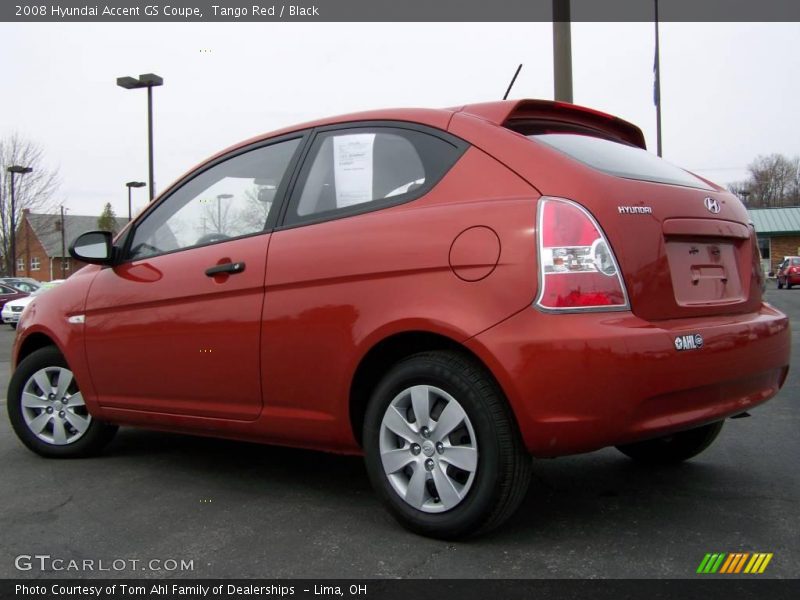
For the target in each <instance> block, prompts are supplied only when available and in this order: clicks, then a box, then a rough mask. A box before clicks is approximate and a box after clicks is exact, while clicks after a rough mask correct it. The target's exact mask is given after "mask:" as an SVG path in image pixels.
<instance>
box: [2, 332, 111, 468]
mask: <svg viewBox="0 0 800 600" xmlns="http://www.w3.org/2000/svg"><path fill="white" fill-rule="evenodd" d="M7 408H8V418H9V420H10V421H11V425H12V426H13V428H14V431H15V432H16V434H17V437H19V439H20V440H21V441H22V443H23V444H25V445H26V446H27V447H28V448H30V449H31V450H33V451H34V452H36V453H37V454H41V455H42V456H48V457H65V458H67V457H79V456H90V455H92V454H96V453H98V452H99V451H100V450H102V449H103V447H104V446H105V445H106V444H108V442H110V441H111V439H112V438H113V437H114V434H115V433H116V431H117V427H116V426H115V425H109V424H107V423H103V422H102V421H98V420H97V419H93V418H92V415H90V414H89V411H88V410H87V408H86V403H85V402H84V400H83V395H82V394H81V391H80V389H78V384H77V382H76V381H75V378H74V376H73V374H72V371H71V370H70V368H69V366H68V365H67V361H66V360H65V359H64V357H63V356H62V355H61V353H60V352H59V351H58V349H57V348H54V347H52V346H50V347H47V348H41V349H39V350H36V351H35V352H33V353H32V354H30V355H29V356H27V357H26V358H25V359H24V360H23V361H22V362H21V363H20V364H19V366H18V367H17V369H16V370H15V371H14V374H13V375H12V377H11V383H10V384H9V386H8V407H7Z"/></svg>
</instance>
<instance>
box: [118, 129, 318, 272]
mask: <svg viewBox="0 0 800 600" xmlns="http://www.w3.org/2000/svg"><path fill="white" fill-rule="evenodd" d="M310 132H311V130H309V129H302V130H299V131H294V132H291V133H287V134H283V135H279V136H277V137H273V138H267V139H263V140H259V141H257V142H254V143H252V144H247V145H246V146H242V147H240V148H236V149H235V150H232V151H231V152H228V153H226V154H223V155H221V156H217V157H216V158H213V159H211V160H209V161H207V162H205V163H203V164H202V165H201V166H200V167H198V168H196V169H194V170H193V171H190V172H189V173H187V174H186V175H184V176H183V177H181V178H180V179H179V180H178V181H176V182H175V183H173V184H172V185H171V186H170V187H169V188H167V190H166V191H165V192H164V193H163V194H162V195H161V196H160V197H159V199H158V201H157V202H153V203H151V204H150V206H148V207H147V209H146V210H145V211H144V212H142V214H140V215H139V217H138V218H136V220H135V221H134V222H133V224H132V225H131V226H130V227H128V228H127V229H126V230H125V234H124V237H123V239H121V240H120V244H119V258H118V259H117V260H115V261H114V265H115V266H116V265H122V264H127V263H133V262H136V261H141V260H149V259H151V258H157V257H159V256H167V255H169V254H175V253H176V252H184V251H186V250H193V249H195V248H206V247H209V246H214V245H216V244H224V243H226V242H231V241H235V240H241V239H245V238H249V237H254V236H257V235H264V234H265V233H270V232H272V231H273V230H274V229H275V224H276V222H277V220H278V214H279V213H280V212H281V210H282V209H283V206H284V197H285V196H286V194H287V189H288V187H289V183H290V181H291V180H292V178H293V177H294V175H295V174H296V171H297V169H298V166H299V165H300V164H301V160H300V159H301V157H302V156H303V155H304V152H305V150H306V146H307V145H308V140H309V137H310ZM296 139H299V140H300V143H299V144H298V145H297V148H295V151H294V154H293V155H292V158H291V159H290V160H289V164H288V165H287V167H286V172H285V174H284V176H283V179H281V182H280V184H279V185H278V189H277V190H276V192H275V198H274V199H273V209H272V210H271V211H270V214H269V215H268V216H267V220H266V222H265V224H264V228H263V229H262V230H261V231H254V232H253V233H248V234H245V235H240V236H236V237H231V238H226V239H224V240H219V241H217V242H211V243H210V244H203V245H202V246H187V247H185V248H177V249H175V250H169V251H167V252H162V253H160V254H153V255H151V256H147V257H135V256H130V249H131V244H132V243H133V238H134V236H135V235H136V231H137V230H138V228H139V227H140V226H141V224H142V223H144V221H145V220H147V219H148V218H149V216H150V215H151V214H152V213H153V212H154V211H155V210H156V209H157V208H158V207H159V206H161V205H162V204H163V203H164V202H169V199H170V198H172V196H173V195H174V194H175V193H176V192H178V191H180V190H181V189H183V187H184V186H185V185H186V184H188V183H189V182H190V181H192V180H193V179H195V178H196V177H199V176H200V175H202V174H203V173H205V172H206V171H208V170H210V169H213V168H214V167H216V166H217V165H219V164H221V163H223V162H226V161H228V160H232V159H234V158H236V157H237V156H241V155H242V154H247V153H248V152H252V151H255V150H259V149H261V148H266V147H268V146H273V145H275V144H280V143H282V142H289V141H291V140H296Z"/></svg>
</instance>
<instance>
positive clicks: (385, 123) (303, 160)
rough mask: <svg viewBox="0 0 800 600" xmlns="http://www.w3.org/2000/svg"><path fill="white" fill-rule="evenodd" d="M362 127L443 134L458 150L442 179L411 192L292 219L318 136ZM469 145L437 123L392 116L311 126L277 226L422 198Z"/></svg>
mask: <svg viewBox="0 0 800 600" xmlns="http://www.w3.org/2000/svg"><path fill="white" fill-rule="evenodd" d="M358 129H387V130H398V129H405V130H408V131H415V132H417V133H423V134H427V135H430V136H432V137H436V138H439V139H440V140H442V141H444V142H447V143H448V144H450V145H452V146H453V147H454V148H455V150H456V154H455V160H454V161H453V163H452V164H451V165H450V166H449V167H448V168H447V169H446V170H445V171H444V172H443V173H442V174H441V176H440V177H439V179H438V180H436V181H435V182H428V181H426V182H425V184H423V185H422V186H421V187H420V188H418V189H417V190H415V192H414V193H413V194H411V195H409V196H406V195H405V194H401V195H399V196H396V197H392V198H378V199H375V200H370V201H369V202H364V203H362V204H356V205H353V206H350V207H346V208H342V209H339V210H333V211H326V213H324V214H323V215H321V216H314V215H311V216H309V217H305V218H303V217H301V218H293V219H292V220H290V218H289V207H291V206H294V205H295V204H296V203H297V202H299V197H298V194H299V193H300V192H301V191H302V189H303V186H304V185H305V182H306V180H307V179H308V175H309V172H310V170H311V167H312V166H313V158H315V157H312V156H310V154H311V150H312V149H313V148H314V146H315V143H316V140H317V138H318V137H320V136H322V135H326V134H328V133H330V132H332V131H339V130H352V131H354V132H355V130H358ZM469 148H470V144H469V142H467V141H465V140H463V139H461V138H459V137H456V136H455V135H453V134H451V133H449V132H447V131H444V130H443V129H437V128H435V127H430V126H428V125H423V124H421V123H414V122H412V121H392V120H379V121H347V122H343V123H335V124H333V125H325V126H321V127H315V128H313V129H312V130H311V132H310V136H309V138H308V140H307V142H306V144H305V147H304V148H303V153H302V156H301V157H300V162H299V165H298V167H297V168H296V169H295V172H294V174H293V176H292V180H291V182H290V185H289V190H288V192H287V193H286V195H285V196H284V197H283V198H282V202H281V206H280V215H279V221H278V224H277V225H276V227H275V229H274V230H275V231H283V230H285V229H294V228H296V227H305V226H306V225H315V224H317V223H325V222H327V221H336V220H338V219H346V218H348V217H352V216H355V215H361V214H366V213H370V212H374V211H377V210H383V209H384V208H390V207H392V206H399V205H401V204H406V203H408V202H413V201H414V200H417V199H418V198H421V197H422V196H424V195H425V194H427V193H428V192H430V191H431V190H432V189H433V188H434V187H436V186H437V185H439V183H440V182H441V181H442V179H444V178H445V177H446V176H447V174H448V173H449V172H450V170H451V169H452V168H453V167H454V166H455V165H456V163H458V161H459V160H461V157H462V156H463V155H464V153H465V152H466V151H467V150H468V149H469Z"/></svg>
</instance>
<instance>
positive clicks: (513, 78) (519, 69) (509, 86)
mask: <svg viewBox="0 0 800 600" xmlns="http://www.w3.org/2000/svg"><path fill="white" fill-rule="evenodd" d="M521 70H522V63H520V64H519V66H518V67H517V72H516V73H514V77H512V78H511V83H509V84H508V89H507V90H506V95H505V96H503V100H505V99H506V98H508V94H509V92H511V88H512V87H514V82H515V81H516V80H517V75H519V72H520V71H521Z"/></svg>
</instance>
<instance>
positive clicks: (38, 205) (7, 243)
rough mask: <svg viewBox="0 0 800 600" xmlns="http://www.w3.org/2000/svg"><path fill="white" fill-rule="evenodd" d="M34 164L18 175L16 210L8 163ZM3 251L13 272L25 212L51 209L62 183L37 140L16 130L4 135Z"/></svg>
mask: <svg viewBox="0 0 800 600" xmlns="http://www.w3.org/2000/svg"><path fill="white" fill-rule="evenodd" d="M10 166H20V167H31V168H32V169H33V171H31V172H30V173H26V174H24V175H20V174H17V175H15V176H14V200H15V201H14V211H13V213H12V211H11V173H9V172H8V167H10ZM0 168H1V169H2V170H1V171H0V252H2V254H3V268H4V270H5V272H6V273H9V274H10V273H11V264H10V260H11V237H12V235H13V232H15V231H16V230H17V228H18V227H19V224H20V221H21V216H22V212H23V211H24V210H29V211H31V212H50V211H51V210H53V208H54V206H55V202H54V201H53V195H54V194H55V192H56V190H57V189H58V186H59V178H58V171H57V170H51V169H49V168H48V167H47V166H46V165H45V163H44V152H43V151H42V149H41V147H40V146H38V145H37V144H35V143H34V142H32V141H30V140H27V139H25V138H23V137H22V136H20V135H18V134H16V133H14V134H12V135H11V136H10V137H7V138H0Z"/></svg>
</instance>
